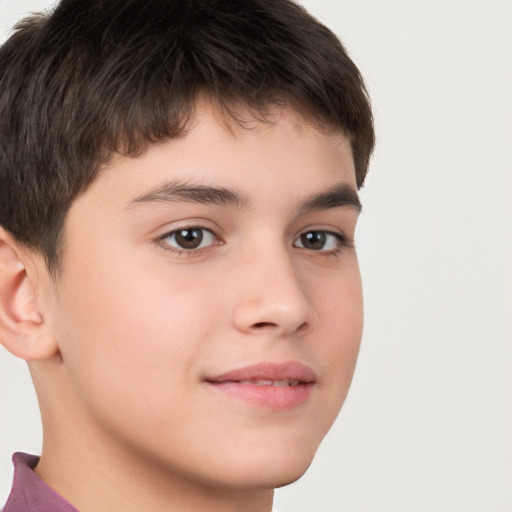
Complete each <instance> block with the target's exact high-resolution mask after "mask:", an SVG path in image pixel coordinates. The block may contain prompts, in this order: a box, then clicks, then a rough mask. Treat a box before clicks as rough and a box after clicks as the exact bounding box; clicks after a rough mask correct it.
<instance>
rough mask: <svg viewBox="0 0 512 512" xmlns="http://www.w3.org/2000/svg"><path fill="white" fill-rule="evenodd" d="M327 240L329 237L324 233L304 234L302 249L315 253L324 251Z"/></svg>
mask: <svg viewBox="0 0 512 512" xmlns="http://www.w3.org/2000/svg"><path fill="white" fill-rule="evenodd" d="M326 238H327V237H326V236H325V233H324V232H323V231H310V232H309V233H303V234H302V235H300V241H301V244H302V247H304V248H305V249H311V250H313V251H319V250H321V249H323V248H324V245H325V240H326Z"/></svg>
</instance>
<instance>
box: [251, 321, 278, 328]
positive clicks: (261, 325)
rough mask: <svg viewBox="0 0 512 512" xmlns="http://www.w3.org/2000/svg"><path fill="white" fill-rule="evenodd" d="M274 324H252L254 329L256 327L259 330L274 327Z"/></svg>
mask: <svg viewBox="0 0 512 512" xmlns="http://www.w3.org/2000/svg"><path fill="white" fill-rule="evenodd" d="M275 326H276V324H273V323H272V322H258V323H257V324H254V327H257V328H258V329H261V328H263V327H275Z"/></svg>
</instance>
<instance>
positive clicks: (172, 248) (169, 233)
mask: <svg viewBox="0 0 512 512" xmlns="http://www.w3.org/2000/svg"><path fill="white" fill-rule="evenodd" d="M187 230H197V231H203V232H207V233H209V234H211V236H212V237H213V239H214V240H213V243H210V244H209V245H207V246H205V247H196V248H191V249H187V248H185V247H179V246H174V245H171V244H169V243H167V242H165V239H167V238H169V237H172V236H175V235H176V234H177V233H179V232H180V231H187ZM155 243H156V245H157V246H159V247H160V248H161V249H163V250H165V251H169V252H172V253H176V254H178V255H181V254H186V255H188V256H192V255H194V254H199V253H201V252H203V251H206V250H208V249H210V248H211V247H213V246H216V245H222V240H221V239H220V238H219V236H218V235H217V234H216V233H215V232H214V230H213V229H211V228H207V227H205V226H202V225H200V224H198V223H190V224H185V223H184V224H183V225H181V226H177V227H175V228H174V229H170V230H168V231H166V232H165V233H163V234H162V235H159V236H158V237H157V238H156V239H155Z"/></svg>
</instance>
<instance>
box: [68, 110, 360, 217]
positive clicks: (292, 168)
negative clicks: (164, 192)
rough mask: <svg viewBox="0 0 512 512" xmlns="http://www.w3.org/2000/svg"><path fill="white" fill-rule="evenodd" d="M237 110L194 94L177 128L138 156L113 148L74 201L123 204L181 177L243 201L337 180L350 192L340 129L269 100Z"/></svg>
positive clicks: (351, 178)
mask: <svg viewBox="0 0 512 512" xmlns="http://www.w3.org/2000/svg"><path fill="white" fill-rule="evenodd" d="M236 116H237V119H238V121H240V122H235V121H233V118H232V117H229V116H228V115H227V114H226V113H225V112H223V111H222V110H220V109H219V108H217V107H215V106H213V105H212V104H211V103H208V102H205V101H202V102H198V104H197V107H196V110H195V112H194V116H193V118H192V119H191V122H190V123H189V126H188V129H187V131H186V132H185V134H184V136H182V137H180V138H178V139H174V140H169V141H166V142H162V143H158V144H153V145H152V146H150V147H149V149H148V150H147V151H146V152H145V153H144V154H143V155H141V156H140V157H136V158H129V157H124V156H117V157H116V158H115V159H113V160H112V161H111V162H110V163H109V164H108V165H106V166H105V167H104V168H103V169H102V171H101V172H100V173H99V176H98V177H97V179H96V180H95V182H93V184H92V185H91V187H90V188H89V190H87V191H86V192H85V194H83V196H82V197H80V198H78V199H77V200H76V201H75V202H76V203H83V202H89V200H91V201H93V202H96V203H97V206H98V208H99V211H101V210H103V209H104V208H105V207H107V206H108V205H110V206H111V207H113V208H116V209H117V210H119V209H123V210H124V209H125V208H126V206H129V205H130V204H133V203H134V202H137V198H140V197H143V196H148V195H151V191H153V190H158V189H159V188H161V189H165V187H166V186H167V184H168V183H169V182H172V183H174V184H177V183H178V184H179V183H180V182H181V181H183V182H186V183H187V184H191V185H197V186H198V187H201V186H206V187H209V186H215V187H223V188H226V189H232V190H234V191H236V192H237V193H238V195H239V196H240V197H243V198H244V202H245V204H246V205H250V204H251V201H252V197H251V196H254V198H256V197H261V196H272V195H274V196H278V197H280V198H283V197H286V196H290V197H295V196H305V195H307V194H308V193H309V192H315V191H321V190H322V189H326V188H329V187H331V188H332V187H333V186H336V185H339V184H345V185H347V186H349V187H352V188H353V190H354V193H355V190H356V180H355V170H354V164H353V158H352V151H351V145H350V142H349V140H348V138H347V137H346V136H345V135H344V134H342V133H334V132H327V131H324V130H320V129H318V128H316V127H313V126H312V125H311V124H308V123H306V122H305V121H304V119H303V118H302V117H301V116H300V115H298V114H297V113H296V112H295V111H294V110H292V109H290V108H276V109H274V110H273V111H272V112H270V114H269V115H268V116H266V119H265V120H264V121H262V120H258V119H256V118H255V117H254V115H253V114H252V113H251V112H248V111H247V110H246V111H242V110H237V112H236ZM89 207H91V204H90V205H89ZM73 209H76V205H72V208H71V210H73ZM70 213H71V212H70Z"/></svg>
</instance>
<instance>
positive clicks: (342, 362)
mask: <svg viewBox="0 0 512 512" xmlns="http://www.w3.org/2000/svg"><path fill="white" fill-rule="evenodd" d="M352 263H353V265H352V266H351V268H352V269H353V270H352V271H351V272H345V273H343V274H340V276H339V279H334V280H333V279H331V280H329V282H328V283H327V284H326V286H325V289H324V292H323V293H321V294H317V296H316V300H317V301H318V302H317V304H318V306H317V310H318V311H319V325H320V329H321V330H322V332H323V336H322V339H323V340H324V342H323V343H318V345H317V347H315V350H317V351H318V352H320V353H321V360H322V361H323V362H324V364H325V372H324V374H325V375H326V382H325V386H326V388H327V389H329V390H330V400H331V401H332V402H333V403H335V404H337V407H338V408H339V407H341V405H342V403H343V401H344V399H345V397H346V395H347V393H348V389H349V387H350V383H351V380H352V376H353V373H354V369H355V364H356V360H357V356H358V353H359V347H360V342H361V336H362V331H363V296H362V287H361V279H360V275H359V270H358V267H357V262H356V261H355V260H354V261H353V262H352Z"/></svg>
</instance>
